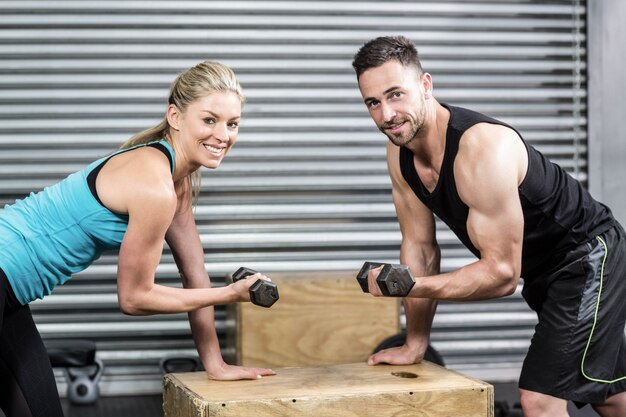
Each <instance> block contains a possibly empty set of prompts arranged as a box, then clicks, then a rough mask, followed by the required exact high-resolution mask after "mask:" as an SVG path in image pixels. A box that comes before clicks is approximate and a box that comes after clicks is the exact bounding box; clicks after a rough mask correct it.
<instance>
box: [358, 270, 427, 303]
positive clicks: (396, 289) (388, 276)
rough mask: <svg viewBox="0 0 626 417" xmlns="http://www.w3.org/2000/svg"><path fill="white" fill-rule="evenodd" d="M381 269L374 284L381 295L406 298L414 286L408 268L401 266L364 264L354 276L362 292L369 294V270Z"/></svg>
mask: <svg viewBox="0 0 626 417" xmlns="http://www.w3.org/2000/svg"><path fill="white" fill-rule="evenodd" d="M376 268H381V270H380V273H379V274H378V277H377V278H376V283H377V284H378V288H380V292H381V293H382V295H385V296H387V297H406V296H407V295H409V292H410V291H411V288H413V285H415V279H414V278H413V276H412V275H411V271H409V267H408V266H406V265H402V264H385V263H380V262H365V263H364V264H363V267H362V268H361V270H360V271H359V273H358V274H357V276H356V279H357V281H359V285H360V286H361V289H362V290H363V292H370V290H369V283H368V275H369V272H370V270H372V269H376Z"/></svg>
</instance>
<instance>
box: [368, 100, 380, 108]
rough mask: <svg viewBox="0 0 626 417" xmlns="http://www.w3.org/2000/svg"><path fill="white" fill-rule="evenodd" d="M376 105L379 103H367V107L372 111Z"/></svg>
mask: <svg viewBox="0 0 626 417" xmlns="http://www.w3.org/2000/svg"><path fill="white" fill-rule="evenodd" d="M378 103H379V102H378V101H370V102H369V103H367V107H368V108H370V109H372V108H374V107H376V106H378Z"/></svg>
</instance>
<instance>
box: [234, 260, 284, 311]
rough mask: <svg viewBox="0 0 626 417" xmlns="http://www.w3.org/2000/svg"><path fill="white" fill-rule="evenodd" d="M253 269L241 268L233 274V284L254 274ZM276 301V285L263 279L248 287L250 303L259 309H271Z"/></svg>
mask: <svg viewBox="0 0 626 417" xmlns="http://www.w3.org/2000/svg"><path fill="white" fill-rule="evenodd" d="M256 273H257V271H255V270H254V269H250V268H246V267H244V266H242V267H241V268H239V269H238V270H237V271H235V273H234V274H233V282H237V281H239V280H240V279H244V278H245V277H247V276H249V275H254V274H256ZM277 300H278V287H277V286H276V284H274V283H273V282H270V281H265V280H263V279H257V280H256V282H255V283H254V284H252V286H251V287H250V301H252V304H256V305H258V306H261V307H271V306H272V304H274V303H275V302H276V301H277Z"/></svg>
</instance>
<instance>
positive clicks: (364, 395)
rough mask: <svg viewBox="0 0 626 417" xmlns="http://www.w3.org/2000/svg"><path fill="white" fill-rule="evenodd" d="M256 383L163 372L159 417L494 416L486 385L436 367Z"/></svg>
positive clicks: (322, 369) (322, 372) (324, 372)
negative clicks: (164, 374)
mask: <svg viewBox="0 0 626 417" xmlns="http://www.w3.org/2000/svg"><path fill="white" fill-rule="evenodd" d="M275 371H276V372H277V374H276V375H274V376H268V377H264V378H262V379H259V380H255V381H211V380H209V379H207V377H206V374H205V373H204V372H192V373H182V374H167V375H166V376H165V380H164V391H163V410H164V413H165V417H234V416H254V417H276V416H289V417H291V416H315V417H357V416H358V417H368V416H371V417H390V416H402V417H405V416H421V417H444V416H445V417H493V412H494V410H493V386H491V385H489V384H487V383H485V382H481V381H478V380H475V379H472V378H469V377H465V376H463V375H461V374H459V373H457V372H454V371H450V370H448V369H445V368H442V367H440V366H438V365H433V364H431V363H428V362H423V363H420V364H417V365H410V366H391V365H378V366H368V365H367V364H365V363H356V364H344V365H326V366H310V367H293V368H278V369H275Z"/></svg>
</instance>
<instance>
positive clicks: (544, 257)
mask: <svg viewBox="0 0 626 417" xmlns="http://www.w3.org/2000/svg"><path fill="white" fill-rule="evenodd" d="M442 105H443V106H444V107H445V108H447V109H448V110H449V111H450V121H449V122H448V129H447V133H446V146H445V152H444V157H443V162H442V165H441V172H440V173H439V181H438V182H437V185H436V186H435V189H434V190H433V192H432V193H429V192H428V191H427V189H426V187H425V186H424V185H423V183H422V181H421V180H420V178H419V176H418V175H417V171H416V170H415V165H414V163H413V153H412V152H411V151H410V150H408V149H406V148H404V147H403V148H400V169H401V171H402V176H403V177H404V179H405V180H406V181H407V183H408V184H409V185H410V186H411V188H412V189H413V191H414V192H415V195H417V197H418V198H419V199H420V200H421V201H422V202H423V203H424V204H425V205H426V206H427V207H428V208H430V210H431V211H432V212H433V213H435V214H436V215H437V216H438V217H439V218H440V219H441V220H442V221H443V222H444V223H446V224H447V225H448V227H450V229H451V230H452V231H453V232H454V233H455V234H456V235H457V237H458V238H459V239H460V240H461V242H462V243H463V244H464V245H465V246H466V247H467V248H468V249H469V250H470V251H472V253H473V254H474V255H476V256H477V257H480V252H479V251H478V249H476V247H475V246H474V245H473V244H472V242H471V240H470V238H469V236H468V233H467V215H468V211H469V210H468V207H467V205H466V204H465V203H463V201H461V198H460V197H459V194H458V192H457V189H456V181H455V179H454V160H455V158H456V155H457V152H458V150H459V141H460V140H461V137H462V136H463V133H465V131H466V130H467V129H469V128H470V127H472V126H474V125H475V124H477V123H492V124H498V125H503V126H507V127H509V128H511V129H513V128H512V127H511V126H508V125H507V124H505V123H503V122H500V121H498V120H495V119H492V118H490V117H488V116H485V115H483V114H480V113H476V112H474V111H471V110H467V109H464V108H461V107H454V106H450V105H447V104H443V103H442ZM513 130H515V129H513ZM515 131H516V130H515ZM516 132H517V131H516ZM517 134H518V135H519V137H520V139H521V140H522V142H523V143H524V145H525V146H526V150H527V152H528V172H527V174H526V177H525V178H524V180H523V182H522V184H521V185H520V186H519V187H518V191H519V198H520V201H521V205H522V210H523V213H524V241H523V247H522V277H523V278H524V282H525V287H527V286H528V285H529V284H531V282H532V281H533V280H535V279H536V278H538V277H540V276H542V275H544V274H546V273H548V272H549V270H550V269H551V266H552V265H555V264H556V263H557V262H558V260H559V259H560V258H561V257H562V254H564V253H565V252H567V250H569V249H571V248H573V247H575V246H578V245H580V244H581V243H584V242H586V241H588V240H591V239H593V238H595V237H596V236H597V235H599V234H601V233H603V232H605V231H606V230H608V229H610V228H611V227H612V226H613V225H614V220H613V216H612V214H611V211H610V210H609V208H608V207H606V206H605V205H603V204H601V203H599V202H597V201H596V200H594V199H593V198H592V197H591V195H590V194H589V193H588V192H587V191H586V190H585V189H584V188H583V187H582V185H581V184H580V183H579V182H578V181H576V180H575V179H574V178H572V177H571V176H569V175H568V174H567V173H566V172H565V171H564V170H563V169H562V168H561V167H559V166H558V165H556V164H554V163H552V162H550V161H549V160H548V159H547V158H546V157H545V156H543V155H542V154H541V153H540V152H539V151H537V150H536V149H535V148H533V147H532V146H530V145H529V144H528V143H526V141H524V139H523V138H522V136H521V135H520V134H519V132H517Z"/></svg>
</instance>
